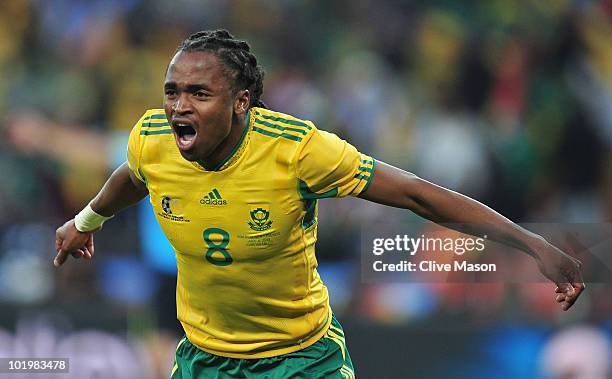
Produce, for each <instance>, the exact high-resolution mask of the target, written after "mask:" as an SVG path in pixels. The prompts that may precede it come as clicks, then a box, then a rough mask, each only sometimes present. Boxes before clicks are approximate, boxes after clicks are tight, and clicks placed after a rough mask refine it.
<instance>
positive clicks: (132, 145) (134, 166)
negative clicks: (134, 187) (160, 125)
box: [127, 113, 147, 184]
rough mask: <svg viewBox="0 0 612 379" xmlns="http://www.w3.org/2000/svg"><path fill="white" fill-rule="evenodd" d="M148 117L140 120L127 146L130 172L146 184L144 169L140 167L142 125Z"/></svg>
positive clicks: (143, 116)
mask: <svg viewBox="0 0 612 379" xmlns="http://www.w3.org/2000/svg"><path fill="white" fill-rule="evenodd" d="M146 117H147V113H145V114H144V115H142V117H141V118H140V120H138V122H137V123H136V124H135V125H134V127H133V128H132V131H131V132H130V137H129V139H128V146H127V163H128V166H129V168H130V170H132V172H133V173H134V175H136V177H137V178H138V179H139V180H140V181H141V182H143V183H145V184H146V180H145V178H144V176H143V174H142V169H141V167H140V157H141V154H142V142H143V141H142V136H141V134H140V131H141V129H142V124H143V122H144V119H145V118H146Z"/></svg>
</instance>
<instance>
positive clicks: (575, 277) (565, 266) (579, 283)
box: [536, 242, 585, 311]
mask: <svg viewBox="0 0 612 379" xmlns="http://www.w3.org/2000/svg"><path fill="white" fill-rule="evenodd" d="M536 260H537V261H538V267H539V268H540V271H541V272H542V274H544V276H546V277H547V278H548V279H550V280H552V281H553V282H555V283H556V284H557V287H556V288H555V293H556V294H557V295H556V296H555V300H556V301H557V303H559V304H561V309H563V310H564V311H567V310H568V309H570V307H571V306H572V305H574V303H575V302H576V300H578V297H579V296H580V294H581V293H582V291H583V290H584V288H585V285H584V281H583V279H582V274H581V272H580V269H581V267H582V262H580V261H579V260H578V259H576V258H574V257H571V256H569V255H567V254H565V253H564V252H562V251H561V250H559V249H557V248H556V247H555V246H553V245H551V244H549V243H548V242H546V243H545V246H544V248H543V249H542V250H541V251H539V252H538V254H537V256H536Z"/></svg>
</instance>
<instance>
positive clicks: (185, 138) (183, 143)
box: [178, 134, 196, 149]
mask: <svg viewBox="0 0 612 379" xmlns="http://www.w3.org/2000/svg"><path fill="white" fill-rule="evenodd" d="M195 137H196V135H195V134H183V135H182V136H179V138H178V143H179V145H180V147H181V148H182V149H188V148H190V147H191V145H193V142H194V141H195Z"/></svg>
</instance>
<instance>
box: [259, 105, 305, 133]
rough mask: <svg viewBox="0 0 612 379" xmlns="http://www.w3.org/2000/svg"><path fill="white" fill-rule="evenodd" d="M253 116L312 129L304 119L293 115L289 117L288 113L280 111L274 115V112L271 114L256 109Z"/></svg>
mask: <svg viewBox="0 0 612 379" xmlns="http://www.w3.org/2000/svg"><path fill="white" fill-rule="evenodd" d="M281 115H282V116H281ZM255 116H256V117H261V118H263V119H266V120H270V121H276V122H280V123H283V124H287V125H293V126H301V127H303V128H306V129H308V130H310V129H312V126H310V125H308V123H306V122H305V121H302V120H300V119H297V118H295V117H291V116H289V115H284V114H282V113H281V114H280V115H276V114H275V115H272V114H265V113H264V112H261V111H258V110H256V111H255Z"/></svg>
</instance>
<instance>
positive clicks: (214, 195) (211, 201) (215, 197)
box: [200, 188, 227, 206]
mask: <svg viewBox="0 0 612 379" xmlns="http://www.w3.org/2000/svg"><path fill="white" fill-rule="evenodd" d="M200 204H204V205H216V206H221V205H227V200H225V199H223V198H222V197H221V194H220V193H219V191H218V190H217V189H216V188H214V189H213V190H212V191H210V192H209V193H208V195H206V196H204V197H203V198H201V199H200Z"/></svg>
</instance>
